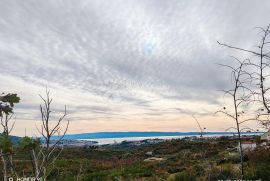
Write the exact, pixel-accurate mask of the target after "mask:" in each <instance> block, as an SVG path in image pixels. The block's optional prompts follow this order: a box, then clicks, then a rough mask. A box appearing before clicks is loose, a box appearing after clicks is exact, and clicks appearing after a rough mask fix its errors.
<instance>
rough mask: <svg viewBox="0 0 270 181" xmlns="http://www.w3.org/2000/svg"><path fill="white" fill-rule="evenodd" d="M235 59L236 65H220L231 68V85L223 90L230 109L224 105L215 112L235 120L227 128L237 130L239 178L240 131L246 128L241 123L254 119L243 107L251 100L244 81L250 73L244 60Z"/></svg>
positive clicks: (241, 153)
mask: <svg viewBox="0 0 270 181" xmlns="http://www.w3.org/2000/svg"><path fill="white" fill-rule="evenodd" d="M235 60H236V61H237V66H235V67H233V66H230V65H223V64H221V66H224V67H227V68H229V69H230V70H231V76H232V84H233V87H232V88H231V89H229V90H223V92H224V94H225V95H228V96H229V97H230V98H231V99H232V105H231V107H232V110H231V111H230V110H228V109H227V108H226V107H223V108H222V109H221V110H219V111H217V112H216V113H222V114H224V115H226V116H228V117H229V118H231V119H233V120H234V121H235V126H233V127H231V128H229V129H234V130H236V131H237V138H238V143H239V153H240V160H241V179H243V178H244V164H243V149H242V140H241V133H242V131H244V130H246V129H248V127H246V126H242V124H243V123H245V122H247V121H250V120H254V119H253V118H249V119H247V118H246V117H245V116H244V115H245V111H244V107H246V106H247V105H248V104H249V103H250V102H251V101H252V99H251V97H252V94H251V93H250V91H251V90H250V89H249V88H247V87H246V85H245V84H246V83H247V82H250V80H251V78H250V74H249V73H248V72H246V71H245V70H244V65H245V63H246V61H239V60H238V59H235Z"/></svg>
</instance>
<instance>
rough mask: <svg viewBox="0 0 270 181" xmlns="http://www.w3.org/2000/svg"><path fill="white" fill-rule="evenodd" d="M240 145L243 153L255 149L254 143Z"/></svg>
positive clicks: (245, 142) (248, 142)
mask: <svg viewBox="0 0 270 181" xmlns="http://www.w3.org/2000/svg"><path fill="white" fill-rule="evenodd" d="M241 145H242V150H243V151H252V150H254V149H255V148H256V147H257V145H256V143H255V142H251V141H244V142H242V143H241Z"/></svg>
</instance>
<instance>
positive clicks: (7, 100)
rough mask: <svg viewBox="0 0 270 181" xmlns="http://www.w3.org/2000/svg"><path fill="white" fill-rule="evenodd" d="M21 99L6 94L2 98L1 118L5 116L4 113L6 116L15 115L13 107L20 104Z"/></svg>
mask: <svg viewBox="0 0 270 181" xmlns="http://www.w3.org/2000/svg"><path fill="white" fill-rule="evenodd" d="M19 102H20V98H19V97H18V96H17V94H4V93H2V95H1V96H0V117H2V116H3V113H5V114H6V115H9V114H12V113H13V107H14V104H15V103H19Z"/></svg>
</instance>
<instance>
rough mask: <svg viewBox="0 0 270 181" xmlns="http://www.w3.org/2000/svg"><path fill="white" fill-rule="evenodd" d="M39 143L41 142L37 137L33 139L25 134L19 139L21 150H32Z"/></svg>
mask: <svg viewBox="0 0 270 181" xmlns="http://www.w3.org/2000/svg"><path fill="white" fill-rule="evenodd" d="M40 143H41V142H40V139H39V138H36V139H33V138H30V137H28V136H25V137H23V138H22V139H21V140H20V147H21V148H22V149H23V150H28V151H30V150H34V149H36V148H37V147H38V146H40Z"/></svg>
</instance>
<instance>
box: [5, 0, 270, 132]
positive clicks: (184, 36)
mask: <svg viewBox="0 0 270 181" xmlns="http://www.w3.org/2000/svg"><path fill="white" fill-rule="evenodd" d="M266 7H270V2H269V1H260V3H258V2H255V1H239V0H238V1H222V2H221V1H212V0H208V1H199V0H196V1H154V0H152V1H135V0H134V1H130V0H128V1H124V0H123V1H120V0H114V1H110V2H108V1H101V0H96V1H82V0H80V1H76V2H75V1H71V0H70V1H61V0H57V1H55V0H51V1H34V0H33V1H31V0H29V1H19V0H11V1H0V27H1V28H0V69H1V71H0V76H1V77H2V81H1V90H0V91H6V92H18V93H19V95H20V96H21V97H22V103H21V104H20V105H18V107H17V119H18V124H17V126H16V127H17V128H16V130H15V131H16V133H15V134H19V135H20V134H22V133H23V132H24V127H27V129H30V130H29V133H30V134H34V131H33V130H32V127H33V125H34V124H37V123H36V122H34V121H36V120H38V119H39V114H38V105H39V103H40V99H39V97H38V94H43V93H44V87H45V86H48V87H49V88H50V89H51V92H52V96H53V97H54V101H55V108H56V110H61V108H63V106H64V105H67V106H68V108H69V112H70V115H69V116H70V119H71V120H72V122H74V123H72V127H71V132H90V131H103V130H116V131H117V130H148V131H149V130H161V131H162V130H166V131H168V130H172V131H175V129H176V128H175V125H177V126H178V128H177V129H176V130H179V131H181V130H188V129H193V127H194V125H193V124H190V123H189V121H188V117H189V115H192V114H195V115H200V116H203V117H205V118H203V119H205V123H207V124H208V123H209V124H212V123H211V122H210V121H209V120H211V119H212V118H210V116H211V115H212V113H213V112H214V111H215V110H216V109H217V107H218V106H219V105H220V104H221V103H222V95H221V94H220V93H219V92H218V91H217V90H220V89H224V88H226V87H228V86H229V85H230V77H229V76H228V72H227V71H225V70H223V69H221V68H220V67H218V66H217V65H216V64H217V63H222V62H226V61H230V57H229V55H231V54H233V55H235V53H234V52H232V51H230V50H226V49H224V48H222V47H219V46H218V45H217V43H216V40H220V41H223V42H229V43H231V44H234V45H238V46H242V47H245V48H254V45H255V44H256V43H257V37H258V36H257V32H258V31H257V30H256V29H254V27H257V26H265V25H267V24H268V23H269V22H268V21H269V20H270V14H269V13H268V9H267V8H266ZM23 121H24V122H25V124H23ZM166 121H167V122H170V123H169V124H167V123H165V122H166ZM170 125H171V126H170ZM212 125H216V124H212ZM210 127H211V126H210ZM221 128H222V127H219V126H218V124H217V125H216V126H214V127H213V129H221Z"/></svg>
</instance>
